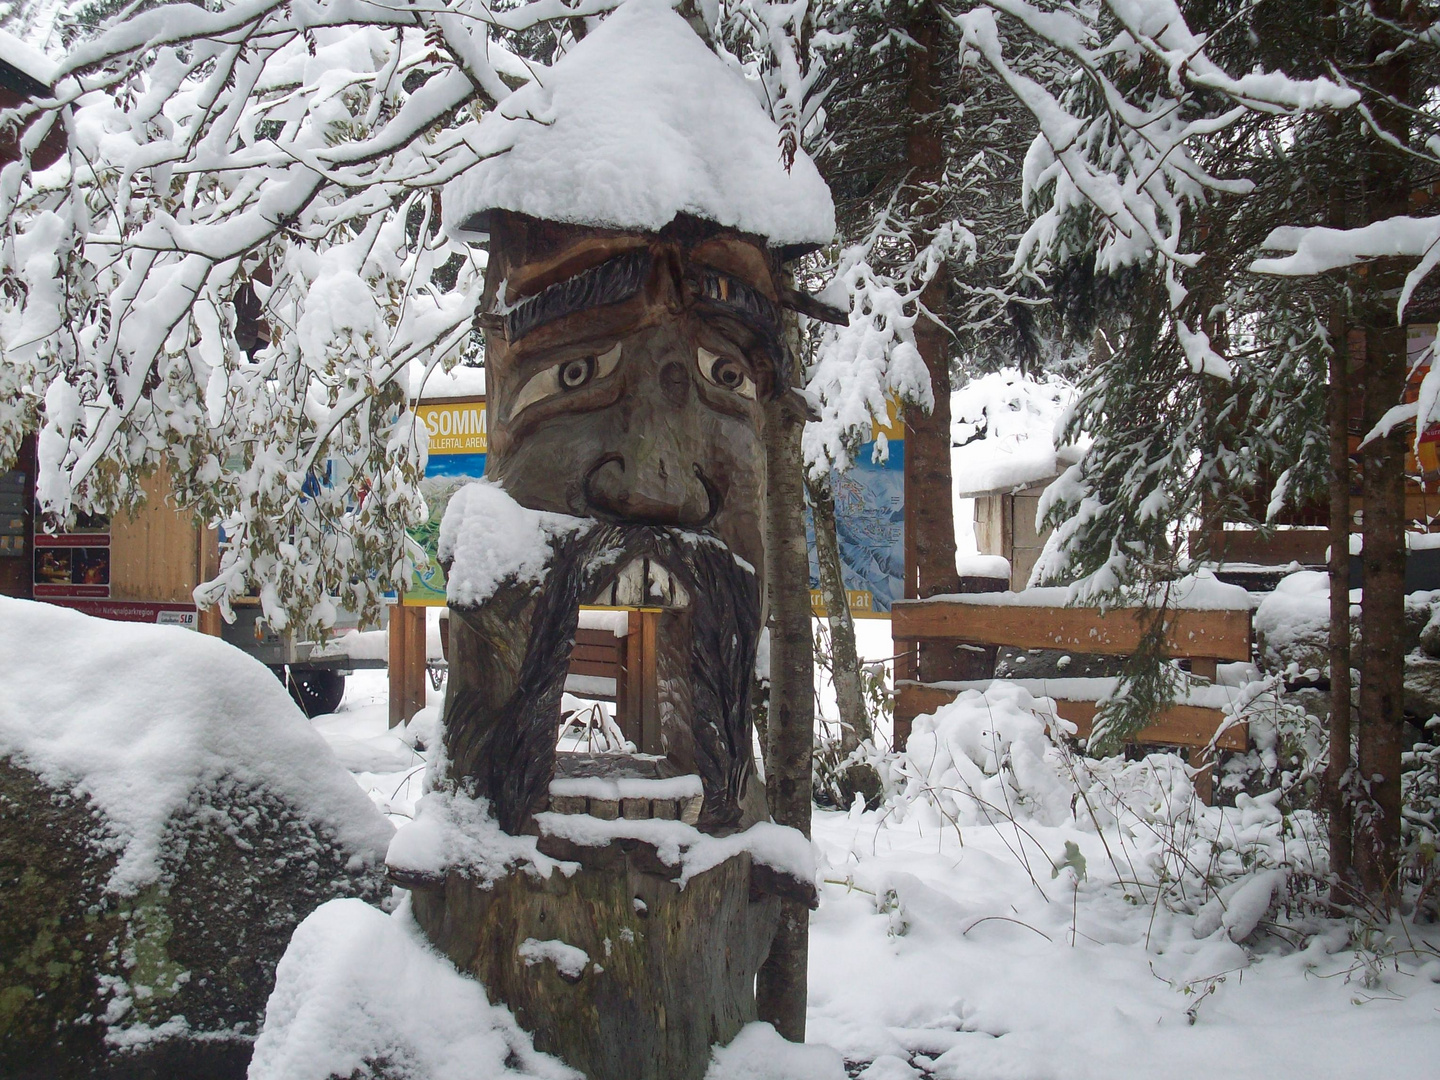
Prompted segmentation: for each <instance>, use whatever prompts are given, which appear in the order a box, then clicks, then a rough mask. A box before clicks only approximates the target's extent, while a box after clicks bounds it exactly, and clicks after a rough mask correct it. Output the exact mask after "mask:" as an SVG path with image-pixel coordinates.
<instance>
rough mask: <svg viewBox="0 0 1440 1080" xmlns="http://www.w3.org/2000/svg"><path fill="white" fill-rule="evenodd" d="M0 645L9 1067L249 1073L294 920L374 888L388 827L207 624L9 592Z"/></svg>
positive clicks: (380, 888)
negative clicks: (145, 620)
mask: <svg viewBox="0 0 1440 1080" xmlns="http://www.w3.org/2000/svg"><path fill="white" fill-rule="evenodd" d="M0 655H4V656H5V657H6V663H5V665H4V666H3V667H0V865H6V866H16V867H24V868H25V870H24V871H23V872H22V873H17V874H14V875H10V874H6V875H3V876H0V910H3V911H4V912H5V918H4V919H3V920H0V999H3V1000H4V1001H6V1002H7V1003H8V1004H9V1005H10V1006H12V1007H11V1008H9V1009H8V1011H7V1012H6V1013H4V1014H3V1026H0V1030H3V1031H4V1038H3V1039H0V1074H3V1075H16V1074H17V1073H19V1074H26V1073H25V1070H26V1069H27V1068H33V1067H34V1066H35V1064H36V1063H37V1062H44V1063H45V1065H46V1068H47V1069H48V1070H50V1071H49V1072H48V1073H47V1075H53V1076H57V1077H63V1076H72V1075H73V1076H90V1075H94V1074H95V1071H96V1069H98V1067H99V1063H101V1062H107V1061H109V1060H111V1059H113V1058H115V1057H116V1056H117V1055H120V1054H122V1053H123V1054H127V1055H130V1056H131V1057H130V1058H129V1060H132V1061H133V1062H134V1063H135V1068H136V1070H137V1072H139V1071H143V1070H144V1069H145V1068H151V1067H154V1068H160V1069H161V1071H162V1072H163V1071H166V1070H169V1072H170V1074H172V1075H180V1074H185V1075H196V1076H200V1075H203V1076H207V1077H226V1076H240V1075H243V1073H244V1068H245V1061H246V1059H247V1058H248V1056H249V1050H250V1040H251V1039H252V1038H253V1037H254V1034H255V1031H256V1030H257V1027H258V1024H259V1021H260V1018H261V1015H262V1012H263V1008H264V1002H265V997H266V995H267V994H268V993H269V990H270V986H271V982H272V978H273V974H274V970H275V964H276V963H277V961H278V960H279V958H280V956H281V954H282V953H283V952H284V949H285V946H286V942H287V941H288V940H289V937H290V934H291V932H292V930H293V929H294V927H295V926H296V924H297V923H299V922H300V920H301V919H303V918H304V917H305V916H306V915H307V914H308V913H309V912H310V911H311V910H313V909H314V908H315V907H317V906H318V905H319V904H321V903H323V902H325V901H326V900H329V899H331V898H333V897H336V896H347V895H348V896H363V897H368V898H379V897H380V896H381V895H382V894H383V893H384V892H385V891H387V890H386V889H385V886H384V883H383V880H382V878H381V873H382V859H383V855H384V851H385V847H386V845H387V844H388V842H389V838H390V836H391V834H392V831H393V830H392V828H391V826H390V825H389V823H388V822H386V821H385V819H384V818H383V817H382V816H381V815H380V813H379V812H378V811H377V810H376V809H375V807H374V806H373V804H372V803H371V802H370V800H369V799H367V798H366V797H365V795H364V793H363V792H362V791H361V790H360V789H359V787H357V786H356V784H355V782H354V780H353V779H352V777H351V776H350V775H349V774H348V773H346V771H345V770H344V768H343V767H342V766H341V764H340V763H339V761H338V760H337V759H336V757H335V755H334V753H333V752H332V751H331V750H330V748H329V747H328V746H327V745H326V744H325V742H324V740H323V739H322V738H321V737H320V735H319V734H318V733H317V732H316V731H315V730H314V729H313V728H312V727H311V725H310V723H309V722H308V721H307V720H306V719H305V717H304V716H303V714H301V713H300V711H299V710H298V709H297V708H296V707H295V705H294V703H293V702H292V701H291V699H290V696H289V694H288V693H286V691H285V688H284V687H283V686H282V685H281V684H280V682H279V681H278V680H277V679H276V678H275V677H274V675H273V674H271V672H270V671H269V670H268V669H267V668H265V667H264V666H263V665H261V664H259V663H257V662H256V661H254V660H252V659H251V658H249V657H247V656H246V655H245V654H244V653H241V652H240V651H238V650H236V649H234V648H232V647H231V646H228V645H226V644H225V643H224V642H222V641H220V640H219V639H216V638H211V637H206V636H204V635H201V634H197V633H195V632H193V631H190V630H184V629H180V628H176V627H164V626H147V625H139V624H133V623H115V622H107V621H105V620H101V619H93V618H90V617H89V616H86V615H82V614H80V613H78V612H74V611H70V610H67V609H64V608H59V607H54V606H51V605H47V604H38V603H32V602H29V601H24V600H12V599H8V598H0ZM162 1063H163V1064H162ZM27 1075H28V1074H27Z"/></svg>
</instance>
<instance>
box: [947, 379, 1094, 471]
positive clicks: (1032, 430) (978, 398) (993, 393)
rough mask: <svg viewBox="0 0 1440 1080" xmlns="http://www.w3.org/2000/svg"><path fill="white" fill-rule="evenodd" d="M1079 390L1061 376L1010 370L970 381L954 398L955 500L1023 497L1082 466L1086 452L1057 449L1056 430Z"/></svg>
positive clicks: (1079, 448) (1080, 448) (952, 460)
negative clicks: (1014, 494)
mask: <svg viewBox="0 0 1440 1080" xmlns="http://www.w3.org/2000/svg"><path fill="white" fill-rule="evenodd" d="M1074 399H1075V390H1074V388H1073V387H1072V386H1070V384H1069V383H1067V382H1065V381H1064V380H1063V379H1060V378H1058V377H1056V376H1046V377H1044V378H1043V379H1035V378H1031V377H1028V376H1026V375H1024V374H1022V373H1021V372H1019V371H1017V370H1015V369H1013V368H1010V369H1006V370H1003V371H997V372H993V373H991V374H989V375H982V376H980V377H978V378H974V379H971V380H970V381H969V382H968V383H966V384H965V385H964V386H962V387H961V388H960V389H959V390H956V391H955V392H954V393H953V394H951V395H950V417H951V435H952V438H953V441H954V442H955V443H958V444H960V445H957V446H955V447H954V448H953V449H952V450H951V452H950V467H951V472H952V475H953V476H954V478H955V496H956V498H961V499H969V498H978V497H980V496H984V495H999V494H1005V493H1010V492H1015V491H1020V490H1022V489H1023V488H1027V487H1029V486H1031V485H1032V484H1038V483H1042V482H1043V483H1047V484H1048V483H1049V481H1051V480H1053V479H1054V478H1055V477H1057V476H1059V475H1060V474H1061V473H1062V472H1064V471H1065V469H1066V468H1068V467H1069V466H1071V465H1073V464H1074V463H1075V462H1076V461H1078V460H1080V456H1081V454H1082V452H1083V450H1084V447H1083V446H1056V445H1055V435H1056V429H1057V427H1058V426H1059V424H1060V422H1061V420H1062V419H1063V417H1064V415H1065V412H1066V410H1067V409H1069V407H1070V405H1071V403H1072V402H1073V401H1074Z"/></svg>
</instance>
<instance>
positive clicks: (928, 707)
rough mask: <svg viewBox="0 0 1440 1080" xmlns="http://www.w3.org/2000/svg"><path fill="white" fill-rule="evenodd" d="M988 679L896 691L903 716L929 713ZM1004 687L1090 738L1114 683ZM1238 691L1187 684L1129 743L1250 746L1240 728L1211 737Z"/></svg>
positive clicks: (1026, 682)
mask: <svg viewBox="0 0 1440 1080" xmlns="http://www.w3.org/2000/svg"><path fill="white" fill-rule="evenodd" d="M996 681H999V680H993V679H977V680H974V681H967V682H934V683H918V682H901V683H899V684H898V685H897V687H896V690H897V692H898V693H899V694H900V696H901V698H902V700H903V701H904V702H905V705H906V712H907V713H908V712H909V710H910V709H914V710H915V711H914V714H913V715H915V716H919V715H922V714H924V713H931V712H934V711H935V710H936V709H938V708H940V707H941V706H943V705H948V704H949V703H950V702H952V701H954V700H955V699H956V698H957V697H959V696H960V694H962V693H964V692H965V691H967V690H973V691H977V692H980V693H984V691H985V690H987V689H988V688H989V687H990V686H991V685H992V683H994V682H996ZM1004 682H1005V683H1006V684H1013V685H1015V686H1020V687H1024V688H1025V689H1026V690H1027V691H1029V692H1030V693H1031V694H1032V695H1034V696H1035V697H1036V698H1049V699H1050V700H1051V701H1053V702H1054V705H1055V713H1056V715H1058V716H1060V717H1061V718H1062V719H1064V720H1068V721H1070V722H1071V723H1072V724H1074V725H1075V727H1076V736H1077V737H1078V738H1081V739H1086V738H1089V737H1090V732H1091V730H1092V729H1093V727H1094V724H1095V713H1096V711H1097V710H1098V709H1099V707H1100V704H1101V703H1102V702H1104V701H1105V700H1107V699H1108V698H1109V697H1110V696H1111V695H1113V694H1114V693H1115V689H1116V686H1117V685H1118V683H1119V680H1118V679H1114V678H1088V679H1081V678H1076V679H1006V680H1004ZM1241 695H1242V692H1241V691H1240V690H1238V689H1237V688H1235V687H1230V686H1206V685H1203V684H1197V683H1193V682H1192V683H1190V684H1189V685H1188V687H1187V689H1186V692H1185V694H1184V696H1183V697H1182V699H1181V700H1180V701H1177V702H1176V703H1175V704H1174V705H1172V706H1170V707H1169V708H1168V709H1166V710H1164V711H1163V712H1162V713H1161V714H1160V715H1159V716H1158V717H1156V719H1155V722H1154V723H1153V724H1151V725H1150V726H1149V727H1146V728H1142V729H1141V730H1140V731H1139V732H1137V733H1136V734H1135V737H1134V740H1133V741H1134V742H1137V743H1153V744H1155V745H1158V746H1184V747H1188V748H1191V749H1203V748H1206V747H1208V746H1209V745H1210V742H1211V740H1212V739H1214V742H1215V745H1216V746H1217V747H1218V748H1219V749H1221V750H1244V749H1246V747H1247V746H1248V745H1249V743H1248V738H1249V736H1248V732H1247V730H1246V727H1245V725H1244V724H1243V723H1238V724H1231V725H1230V726H1229V727H1226V728H1225V729H1224V730H1223V731H1221V733H1220V736H1219V738H1216V737H1215V732H1216V731H1217V730H1219V729H1220V728H1221V727H1222V726H1223V725H1224V724H1225V722H1226V721H1227V720H1228V719H1229V718H1230V715H1231V712H1230V710H1231V708H1232V707H1233V706H1234V705H1235V704H1236V703H1237V702H1238V700H1239V699H1240V697H1241Z"/></svg>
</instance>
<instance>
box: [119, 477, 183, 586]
mask: <svg viewBox="0 0 1440 1080" xmlns="http://www.w3.org/2000/svg"><path fill="white" fill-rule="evenodd" d="M140 486H141V488H142V489H143V490H144V492H145V502H144V503H142V504H141V505H140V506H139V507H138V508H137V509H136V511H135V513H134V514H133V515H127V514H119V515H117V516H116V517H115V518H113V519H112V520H111V522H110V596H111V598H112V599H115V600H148V601H152V602H162V603H171V604H190V603H194V592H195V586H196V585H199V584H200V572H201V569H202V566H201V563H202V559H203V552H202V545H201V530H200V529H197V528H196V527H195V522H194V521H193V520H192V519H191V517H190V515H189V514H187V513H182V512H181V511H179V510H176V509H175V507H173V506H172V505H170V503H169V502H168V501H167V499H169V498H170V495H171V490H172V489H171V485H170V476H169V474H168V473H167V472H165V471H164V470H161V471H159V472H156V473H153V474H152V475H150V476H148V477H146V478H145V479H144V480H143V481H141V484H140Z"/></svg>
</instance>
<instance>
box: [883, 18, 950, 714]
mask: <svg viewBox="0 0 1440 1080" xmlns="http://www.w3.org/2000/svg"><path fill="white" fill-rule="evenodd" d="M906 29H907V30H908V31H909V34H910V36H911V37H912V38H913V39H914V42H915V44H914V45H912V46H911V47H910V49H909V50H908V51H907V53H906V55H907V57H908V62H909V70H908V73H907V80H908V84H909V85H908V94H907V101H906V104H907V112H908V115H907V117H906V122H907V125H908V128H909V130H908V132H907V135H906V141H905V157H906V165H907V166H908V168H909V171H910V180H911V183H912V184H915V185H917V186H921V185H926V184H933V183H936V182H937V181H939V180H940V178H941V175H942V172H943V170H944V164H945V154H944V144H943V141H942V131H941V127H940V109H941V101H940V92H939V73H938V72H937V71H936V63H937V61H938V60H939V57H940V55H941V50H942V49H943V48H945V45H946V43H945V42H944V41H943V40H942V24H941V19H940V15H939V13H938V12H937V11H936V10H935V8H934V7H933V6H932V5H930V4H928V3H921V4H917V5H916V6H915V7H914V8H912V9H911V14H910V17H909V21H908V25H907V27H906ZM927 203H928V200H927V199H925V198H924V196H923V194H922V197H921V200H920V210H921V213H922V215H925V214H926V213H927ZM936 224H937V223H936V222H933V221H926V222H925V223H924V226H923V227H934V226H935V225H936ZM948 292H949V287H948V274H947V271H946V268H945V267H944V266H941V267H940V269H939V270H938V271H937V272H936V274H935V277H934V279H933V280H932V281H931V282H930V284H929V285H928V286H926V288H925V290H924V292H923V293H922V294H921V297H920V301H921V304H922V305H923V306H924V308H925V309H926V310H927V311H930V312H933V313H934V314H935V315H936V317H941V316H943V314H944V312H945V308H946V301H947V298H948ZM949 340H950V336H949V334H947V333H946V331H945V329H944V327H942V326H939V325H938V324H937V323H936V322H935V321H934V319H932V318H930V317H929V316H927V315H924V314H922V315H921V317H920V320H919V321H918V322H917V323H916V324H915V345H916V348H918V349H919V351H920V356H921V358H922V359H924V361H925V368H926V370H927V371H928V372H929V375H930V387H931V390H932V391H933V392H934V395H935V407H934V408H933V409H932V410H931V411H930V412H929V413H928V414H927V413H923V412H921V411H919V410H918V409H910V410H907V411H906V414H905V429H906V430H905V492H906V501H905V529H906V532H907V533H908V534H909V535H907V537H906V552H907V554H909V555H911V557H912V559H913V563H912V565H910V566H907V567H906V577H907V580H906V595H910V593H911V591H912V590H913V593H914V595H915V596H918V597H921V598H924V597H927V596H934V595H936V594H937V593H949V592H955V591H957V590H958V589H959V587H960V579H959V575H958V572H957V571H956V568H955V510H954V505H953V503H954V496H953V486H952V483H951V474H950V359H949V348H948V346H949ZM918 659H919V666H918V671H917V673H916V674H917V676H918V677H919V678H920V679H921V680H922V681H926V682H934V681H938V680H943V679H961V678H965V676H966V671H965V670H964V658H963V656H962V655H961V654H960V649H959V648H958V647H957V646H954V645H946V644H942V643H939V642H926V643H924V644H922V645H921V646H920V649H919V658H918ZM897 735H898V733H897Z"/></svg>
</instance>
